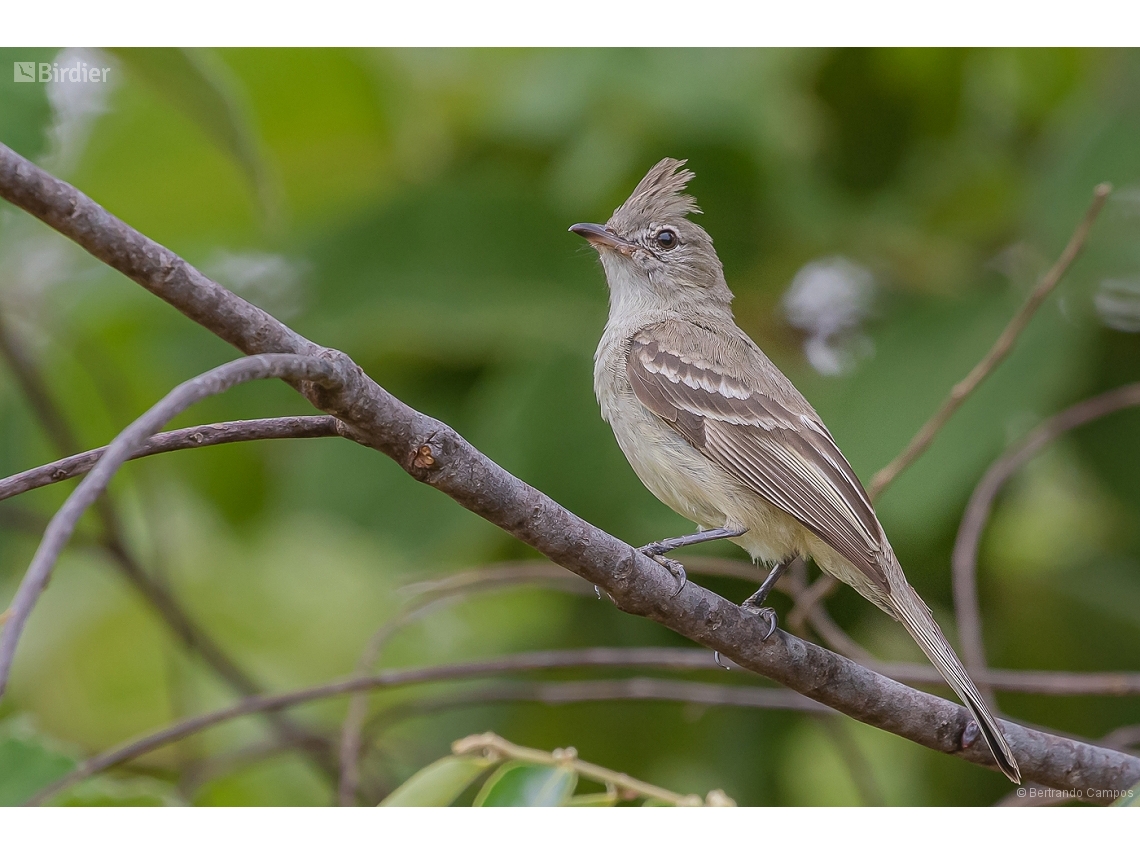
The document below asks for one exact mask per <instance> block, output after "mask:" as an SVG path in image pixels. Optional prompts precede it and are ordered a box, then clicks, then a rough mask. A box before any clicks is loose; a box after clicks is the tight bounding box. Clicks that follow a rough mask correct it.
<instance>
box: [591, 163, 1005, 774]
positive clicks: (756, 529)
mask: <svg viewBox="0 0 1140 855" xmlns="http://www.w3.org/2000/svg"><path fill="white" fill-rule="evenodd" d="M685 163H686V161H683V160H676V159H673V158H665V159H663V160H661V161H660V162H659V163H657V164H656V165H655V166H653V167H652V168H651V169H650V170H649V172H648V173H647V174H646V175H645V177H644V178H643V179H642V180H641V181H640V182H639V183H638V185H637V186H636V187H635V188H634V190H633V192H632V193H631V194H630V196H629V198H628V199H626V200H625V202H623V203H622V204H621V205H620V206H619V207H618V208H617V209H616V210H615V211H614V213H613V216H611V217H610V219H609V220H608V221H607V222H606V223H605V224H604V225H600V224H596V223H577V224H575V225H573V226H571V227H570V231H571V232H574V233H576V234H578V235H580V236H581V237H583V238H585V239H586V240H587V241H589V243H590V244H592V245H593V247H594V248H595V249H596V250H597V252H598V255H599V257H600V260H601V264H602V267H603V269H604V272H605V277H606V280H607V283H608V285H609V316H608V319H607V322H606V325H605V329H604V331H603V333H602V337H601V340H600V342H599V343H598V348H597V351H596V353H595V355H594V391H595V393H596V395H597V399H598V403H599V406H600V408H601V414H602V417H603V419H604V420H605V421H606V422H608V423H609V425H610V427H611V428H612V429H613V433H614V437H615V438H616V440H617V443H618V446H619V447H620V448H621V450H622V452H623V453H624V455H625V457H626V459H627V460H628V461H629V464H630V465H631V466H632V468H633V470H634V472H635V473H636V474H637V476H638V477H639V478H640V479H641V481H642V483H643V484H644V485H645V486H646V487H647V488H648V489H649V491H650V492H651V493H652V494H653V495H654V496H656V497H657V498H658V499H659V500H660V501H662V502H663V503H664V504H666V505H668V506H669V507H670V508H672V509H673V510H674V511H676V512H677V513H679V514H680V515H681V516H683V517H686V518H687V519H689V520H691V521H693V522H694V523H696V524H697V526H698V529H699V530H698V532H697V533H695V534H689V535H685V536H681V537H673V538H667V539H664V540H661V541H657V542H655V543H652V544H649V545H647V546H646V547H643V550H642V551H644V552H645V554H647V555H650V556H652V557H654V558H656V559H657V560H658V561H660V562H661V563H662V564H664V565H665V566H666V567H668V568H669V569H670V570H671V571H673V572H674V573H675V574H676V575H677V576H678V581H679V584H680V585H681V586H683V585H684V570H683V568H682V567H681V565H680V564H678V563H677V562H674V561H672V560H670V559H666V558H664V555H665V553H666V552H669V551H671V550H672V549H675V548H677V547H680V546H687V545H690V544H693V543H700V542H704V541H708V540H715V539H722V538H726V539H730V540H732V541H733V542H734V543H736V544H738V545H739V546H741V547H742V548H743V549H744V550H745V551H746V552H748V554H749V555H750V556H751V558H752V559H753V561H755V562H757V563H763V564H766V565H769V566H771V568H772V570H771V572H770V573H769V575H768V577H767V578H766V579H765V581H764V584H763V585H762V586H761V588H760V590H758V591H757V592H756V593H755V594H754V595H753V596H752V597H749V598H748V599H747V600H746V601H745V602H744V603H743V607H744V608H745V609H746V610H748V611H749V612H751V613H753V614H755V615H758V616H761V615H762V616H764V617H766V618H768V619H769V620H770V624H769V628H768V630H769V634H770V633H771V631H773V630H774V628H775V614H774V612H772V611H771V610H770V609H765V608H762V603H763V602H764V599H765V597H766V596H767V594H768V592H769V591H770V590H771V588H772V586H773V585H774V584H775V581H776V579H777V578H778V577H779V574H780V573H781V572H782V571H783V569H784V568H785V567H786V566H787V565H788V563H789V562H791V561H792V560H794V559H796V558H804V559H807V558H810V559H812V560H813V561H814V562H815V563H816V565H817V566H819V567H820V568H821V569H822V570H823V571H824V572H825V573H828V574H830V575H831V576H833V577H835V578H836V579H838V580H839V581H840V582H843V583H845V584H847V585H850V586H851V587H852V588H854V589H855V590H856V591H857V592H858V593H859V594H860V595H862V596H863V597H865V598H866V599H868V600H870V601H871V602H872V603H874V604H875V605H876V606H878V607H879V608H880V609H882V610H883V611H884V612H886V613H887V614H888V615H890V616H891V617H892V618H894V619H895V620H897V621H899V622H900V623H902V625H903V626H904V627H905V628H906V630H907V632H908V633H909V634H910V636H911V637H912V638H913V639H914V641H915V642H916V643H917V644H918V646H919V648H921V650H922V652H923V653H924V654H925V655H926V656H927V658H928V659H929V660H930V661H931V662H932V663H933V664H934V666H935V668H937V669H938V672H939V673H940V674H941V675H942V677H943V678H944V679H945V680H946V682H947V683H948V684H949V685H950V687H951V688H952V689H953V690H954V692H955V693H956V694H957V695H958V697H959V698H960V699H961V700H962V702H963V703H964V704H965V705H966V707H967V708H968V709H969V711H970V713H971V714H972V715H973V717H974V720H975V721H976V722H977V725H978V728H979V730H980V732H981V735H982V737H983V739H984V740H985V742H986V744H987V745H988V746H989V749H990V751H991V752H992V754H993V756H994V759H995V761H996V763H997V766H998V768H999V769H1000V770H1001V771H1002V772H1003V773H1004V774H1005V775H1006V776H1007V777H1008V778H1009V779H1010V780H1012V781H1014V782H1016V783H1020V778H1021V775H1020V771H1019V769H1018V765H1017V760H1016V759H1015V757H1014V755H1013V752H1012V750H1011V749H1010V747H1009V744H1008V743H1007V741H1006V739H1005V737H1004V735H1003V734H1002V730H1001V727H1000V725H999V724H998V722H997V720H996V719H995V718H994V716H993V714H992V713H991V712H990V711H989V709H988V707H987V705H986V703H985V701H984V699H983V698H982V696H981V693H980V692H979V691H978V689H977V687H976V686H975V685H974V683H973V681H972V680H971V679H970V677H969V675H968V674H967V673H966V669H965V668H964V667H963V666H962V663H961V661H960V660H959V659H958V657H957V655H956V654H955V653H954V650H953V648H952V647H951V646H950V644H949V642H947V640H946V637H945V636H944V635H943V633H942V631H941V629H940V628H939V626H938V624H937V622H936V621H935V620H934V617H933V615H932V614H931V611H930V609H929V608H928V607H927V605H926V604H925V603H924V602H923V601H922V599H921V597H919V595H918V593H917V592H916V591H915V590H914V588H912V587H911V586H910V584H909V583H908V582H907V580H906V577H905V576H904V575H903V570H902V567H901V565H900V563H899V561H898V559H897V558H896V556H895V553H894V550H893V549H892V548H891V545H890V542H889V541H888V540H887V536H886V533H885V532H884V531H883V527H882V525H881V524H880V522H879V520H878V517H877V516H876V515H875V511H874V508H873V507H872V504H871V500H870V499H869V498H868V496H867V492H866V490H865V489H864V488H863V485H862V483H861V482H860V480H859V478H858V476H857V475H856V474H855V472H854V470H853V469H852V467H851V465H850V464H849V463H848V462H847V459H846V458H845V457H844V456H843V454H842V452H841V451H840V450H839V447H838V445H837V444H836V442H835V439H834V438H833V437H832V435H831V433H830V431H828V429H827V427H826V426H825V425H824V423H823V420H822V419H821V418H820V417H819V415H818V414H817V413H816V411H815V410H814V409H813V408H812V406H811V404H809V403H808V401H807V400H806V399H805V398H804V397H803V395H801V394H800V392H799V391H798V390H797V389H796V387H795V386H794V385H793V384H792V382H791V381H790V380H789V379H788V378H787V377H785V376H784V374H783V373H782V372H781V371H780V370H779V368H777V367H776V366H775V365H774V364H773V363H772V361H771V360H770V359H769V358H768V357H767V356H766V355H765V354H764V352H763V351H762V350H761V349H760V348H759V347H758V346H757V345H756V344H755V342H753V341H752V339H751V338H749V337H748V335H747V334H745V333H744V331H743V330H741V329H740V328H739V327H738V326H737V324H736V322H735V320H734V318H733V313H732V299H733V295H732V291H731V290H730V289H729V287H728V284H727V282H726V280H725V276H724V268H723V266H722V265H721V262H720V259H719V257H718V256H717V253H716V250H715V249H714V247H713V242H712V238H711V237H710V236H709V234H708V233H707V232H706V231H705V230H704V229H703V228H702V227H701V226H700V225H698V224H697V223H695V222H693V221H692V220H690V219H689V215H690V214H696V213H701V210H700V208H698V207H697V204H696V200H695V199H694V198H693V197H692V196H691V195H689V194H687V193H686V192H685V189H686V187H687V185H688V183H689V181H690V180H691V179H692V178H693V173H692V171H690V170H688V169H685V168H684V166H685ZM678 590H680V589H678Z"/></svg>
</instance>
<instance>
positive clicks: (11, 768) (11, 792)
mask: <svg viewBox="0 0 1140 855" xmlns="http://www.w3.org/2000/svg"><path fill="white" fill-rule="evenodd" d="M74 768H75V761H74V760H73V759H72V758H71V757H69V756H67V754H65V753H64V752H63V751H61V750H60V749H59V748H56V747H54V746H52V745H50V744H49V743H48V742H47V741H46V740H45V739H43V738H42V737H40V736H38V735H37V734H35V733H33V732H32V731H31V730H30V728H27V727H25V726H23V725H22V723H17V724H15V725H9V726H8V727H5V728H4V730H3V731H2V732H0V805H7V806H11V805H20V804H23V803H24V802H25V801H27V800H28V799H29V798H31V797H32V796H33V795H35V794H36V793H37V792H38V791H39V790H41V789H43V788H44V787H45V786H47V785H48V784H50V783H51V782H52V781H54V780H56V779H57V778H61V777H63V776H64V775H66V774H67V773H68V772H70V771H71V770H72V769H74Z"/></svg>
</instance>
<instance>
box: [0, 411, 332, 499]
mask: <svg viewBox="0 0 1140 855" xmlns="http://www.w3.org/2000/svg"><path fill="white" fill-rule="evenodd" d="M339 424H340V423H339V422H338V421H337V420H336V419H335V418H333V417H332V416H283V417H280V418H274V419H249V420H245V421H236V422H220V423H217V424H210V425H198V426H197V427H188V428H181V429H179V430H172V431H166V432H164V433H158V434H155V435H154V436H152V437H150V438H149V439H147V441H146V442H145V443H143V445H142V447H141V448H139V449H138V450H137V451H135V453H134V454H132V455H131V458H130V459H131V460H138V459H139V458H140V457H150V456H151V455H153V454H163V453H165V452H167V451H178V450H180V449H184V448H206V447H208V446H211V445H225V444H227V443H231V442H249V441H251V440H258V439H302V438H311V437H323V436H340V434H339V433H338V432H337V426H338V425H339ZM106 450H107V446H103V447H102V448H94V449H92V450H90V451H84V452H82V453H81V454H73V455H71V456H70V457H65V458H63V459H62V460H56V461H54V462H52V463H45V464H44V465H42V466H37V467H35V468H34V469H28V470H26V471H24V472H19V473H17V474H15V475H9V476H8V477H7V478H0V501H3V500H4V499H9V498H11V497H12V496H18V495H19V494H20V493H26V492H28V491H29V490H35V489H36V488H38V487H46V486H47V485H49V484H58V483H59V482H61V481H66V480H68V479H70V478H77V477H79V476H80V475H85V474H86V473H88V472H90V471H91V468H92V467H93V466H94V465H95V464H96V463H97V462H98V461H99V458H100V457H102V456H103V453H104V452H105V451H106Z"/></svg>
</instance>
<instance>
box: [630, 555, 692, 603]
mask: <svg viewBox="0 0 1140 855" xmlns="http://www.w3.org/2000/svg"><path fill="white" fill-rule="evenodd" d="M660 546H661V544H660V543H651V544H649V545H648V546H643V547H641V549H639V550H638V552H640V553H641V554H642V555H645V556H647V557H649V558H652V559H653V560H654V561H656V562H657V563H658V564H660V565H661V566H662V567H664V568H665V569H666V570H668V571H669V572H670V573H672V574H673V578H674V579H676V580H677V590H676V591H674V592H673V596H674V597H676V596H677V595H678V594H680V593H681V592H682V591H683V590H685V583H686V582H687V581H688V576H686V575H685V568H684V566H683V565H682V564H681V562H680V561H674V560H673V559H672V558H666V557H665V556H664V555H662V554H661V553H660V552H654V551H653V550H654V548H655V547H660Z"/></svg>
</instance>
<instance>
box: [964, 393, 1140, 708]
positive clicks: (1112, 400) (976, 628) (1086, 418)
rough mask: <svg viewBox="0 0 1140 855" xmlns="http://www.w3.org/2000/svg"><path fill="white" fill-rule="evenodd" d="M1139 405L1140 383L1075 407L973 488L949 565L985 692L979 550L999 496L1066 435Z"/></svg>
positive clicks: (971, 658)
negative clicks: (1020, 472) (1023, 469)
mask: <svg viewBox="0 0 1140 855" xmlns="http://www.w3.org/2000/svg"><path fill="white" fill-rule="evenodd" d="M1136 406H1140V383H1132V384H1129V385H1127V386H1121V387H1119V388H1117V389H1113V390H1112V391H1110V392H1105V393H1104V394H1102V395H1097V396H1096V397H1095V398H1089V399H1088V400H1085V401H1081V402H1080V403H1079V404H1074V405H1073V406H1071V407H1069V408H1068V409H1067V410H1064V411H1062V412H1060V413H1058V414H1057V415H1055V416H1053V417H1052V418H1050V419H1047V420H1046V421H1045V422H1043V423H1042V424H1040V425H1038V426H1037V427H1036V428H1035V429H1034V430H1033V431H1032V432H1031V433H1029V434H1028V435H1027V436H1026V437H1025V438H1024V439H1023V440H1021V442H1019V443H1017V444H1016V445H1014V446H1013V447H1012V448H1010V449H1009V450H1007V451H1006V452H1005V453H1004V454H1003V455H1002V456H1001V457H999V458H998V459H997V460H995V461H994V462H993V463H992V464H991V465H990V468H989V469H987V470H986V474H985V475H983V476H982V480H981V481H979V482H978V486H977V487H975V488H974V492H973V494H971V496H970V501H969V502H967V503H966V511H965V513H963V514H962V523H961V525H960V526H959V527H958V536H957V537H956V538H955V540H954V553H953V556H952V557H951V560H950V563H951V567H952V570H953V580H954V607H955V611H956V613H957V617H958V635H959V637H960V639H961V642H962V658H963V659H964V660H965V663H966V666H967V667H968V668H969V669H970V673H971V674H972V675H973V676H974V679H976V680H977V681H978V682H979V684H980V685H981V686H982V688H985V686H986V683H987V682H988V680H987V678H986V676H985V674H986V672H987V667H986V654H985V643H984V641H983V639H982V623H981V609H980V607H979V605H978V580H977V568H978V547H979V545H980V544H981V540H982V532H983V531H985V527H986V523H987V522H988V521H989V518H990V514H991V513H992V512H993V507H994V502H995V501H996V499H997V494H998V493H999V492H1000V491H1001V488H1002V487H1003V486H1005V483H1006V482H1007V481H1008V480H1009V479H1010V478H1011V477H1013V474H1014V473H1015V472H1017V470H1018V469H1020V468H1021V467H1022V466H1024V465H1025V464H1026V463H1027V462H1028V461H1029V460H1030V459H1031V458H1032V457H1033V456H1034V455H1036V454H1037V453H1038V452H1039V451H1041V449H1043V448H1044V447H1045V446H1046V445H1048V444H1049V443H1051V442H1052V441H1053V440H1055V439H1056V438H1057V437H1059V436H1060V435H1061V434H1063V433H1065V432H1067V431H1070V430H1072V429H1074V428H1077V427H1080V426H1081V425H1084V424H1088V423H1089V422H1092V421H1096V420H1097V419H1100V418H1103V417H1104V416H1107V415H1109V414H1111V413H1115V412H1117V411H1118V410H1123V409H1125V408H1127V407H1136Z"/></svg>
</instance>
